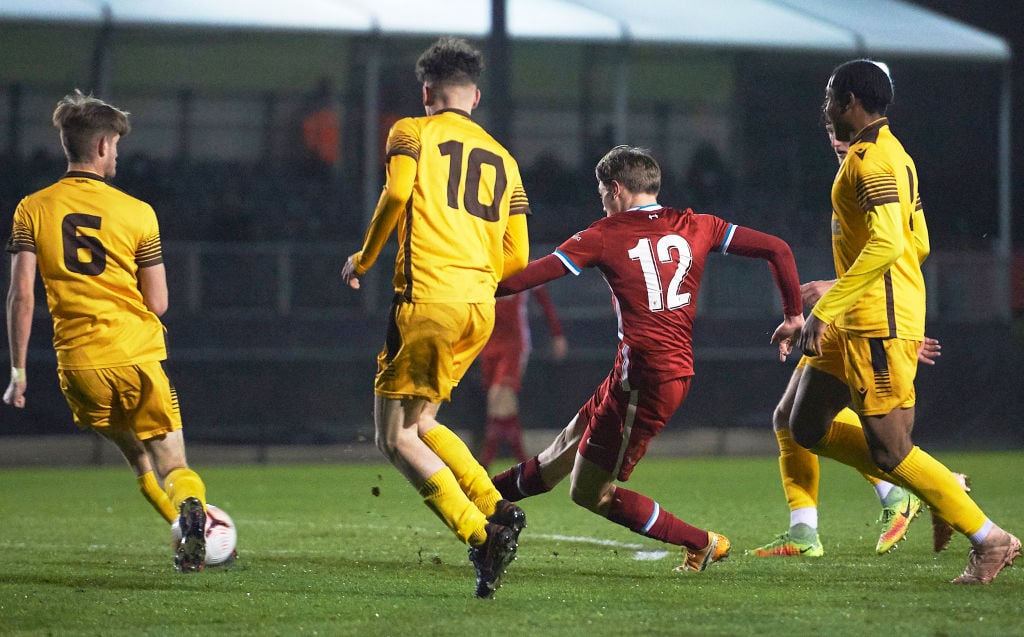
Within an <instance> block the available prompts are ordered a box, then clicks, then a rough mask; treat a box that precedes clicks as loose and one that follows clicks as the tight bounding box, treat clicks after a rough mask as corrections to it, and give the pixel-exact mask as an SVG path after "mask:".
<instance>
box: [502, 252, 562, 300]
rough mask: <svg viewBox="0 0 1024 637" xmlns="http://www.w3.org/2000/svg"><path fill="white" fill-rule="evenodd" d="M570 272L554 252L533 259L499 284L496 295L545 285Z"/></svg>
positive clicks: (504, 294)
mask: <svg viewBox="0 0 1024 637" xmlns="http://www.w3.org/2000/svg"><path fill="white" fill-rule="evenodd" d="M568 273H569V269H568V268H567V267H566V266H565V264H564V263H562V261H561V260H559V258H558V257H556V256H555V255H554V254H549V255H547V256H545V257H541V258H540V259H537V260H536V261H531V262H530V264H529V265H528V266H526V269H525V270H523V271H521V272H519V273H517V274H515V275H513V276H511V277H509V278H507V279H505V280H504V281H502V282H501V283H499V284H498V290H497V291H496V292H495V293H494V295H495V296H508V295H510V294H517V293H519V292H522V291H523V290H528V289H530V288H534V287H537V286H538V285H543V284H545V283H547V282H548V281H553V280H555V279H557V278H559V277H562V276H565V275H566V274H568Z"/></svg>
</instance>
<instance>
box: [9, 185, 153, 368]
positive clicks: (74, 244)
mask: <svg viewBox="0 0 1024 637" xmlns="http://www.w3.org/2000/svg"><path fill="white" fill-rule="evenodd" d="M7 251H8V252H10V253H16V252H22V251H29V252H34V253H35V254H36V259H37V263H38V267H39V274H40V276H41V277H42V279H43V285H44V286H45V287H46V302H47V305H48V306H49V308H50V315H51V316H52V317H53V347H54V349H55V350H56V352H57V366H58V367H59V368H60V369H99V368H107V367H121V366H125V365H135V364H138V363H146V362H152V361H161V360H164V359H165V358H166V357H167V352H166V347H165V340H164V330H163V324H162V323H161V322H160V319H159V318H158V317H157V316H156V314H154V313H153V312H151V311H150V310H149V309H148V308H147V307H146V304H145V302H144V301H143V297H142V292H141V291H140V290H139V280H138V276H137V274H136V273H137V272H138V269H139V268H144V267H147V266H154V265H159V264H161V263H163V256H162V251H161V246H160V230H159V226H158V224H157V219H156V213H154V212H153V208H152V207H150V206H149V204H147V203H145V202H143V201H140V200H138V199H136V198H134V197H131V196H129V195H127V194H125V193H124V192H121V191H120V190H118V189H117V188H114V187H113V186H111V185H110V184H108V183H107V182H105V181H104V180H103V179H101V178H100V177H99V175H96V174H93V173H87V172H69V173H67V174H66V175H64V177H63V178H62V179H61V180H60V181H58V182H57V183H56V184H54V185H52V186H49V187H48V188H44V189H43V190H40V191H38V192H36V193H33V194H31V195H29V196H27V197H25V198H24V199H22V200H21V203H19V204H18V207H17V209H16V210H15V212H14V224H13V231H12V233H11V238H10V241H9V242H8V245H7Z"/></svg>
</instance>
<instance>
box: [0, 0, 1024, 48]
mask: <svg viewBox="0 0 1024 637" xmlns="http://www.w3.org/2000/svg"><path fill="white" fill-rule="evenodd" d="M507 3H508V4H507V7H508V14H507V24H508V31H509V35H510V36H511V37H512V38H520V39H578V40H585V41H596V42H614V41H619V42H636V43H648V44H669V45H681V46H694V47H713V48H724V49H776V50H791V51H805V52H831V53H843V54H848V55H875V56H879V55H904V56H917V57H929V58H950V59H960V60H965V59H966V60H974V61H981V62H1005V61H1008V60H1009V59H1010V56H1011V54H1010V47H1009V46H1008V44H1007V43H1006V42H1005V41H1004V40H1002V39H1001V38H999V37H997V36H994V35H992V34H989V33H987V32H985V31H982V30H980V29H977V28H974V27H971V26H968V25H965V24H963V23H961V22H958V21H956V20H953V19H951V18H948V17H945V16H942V15H940V14H938V13H935V12H932V11H929V10H927V9H923V8H921V7H918V6H916V5H913V4H910V3H908V2H903V1H901V0H857V2H849V1H848V0H831V1H829V0H705V1H702V2H697V1H690V2H679V1H678V0H640V1H636V2H632V3H623V2H621V0H507ZM879 16H884V18H879ZM108 20H109V21H110V23H111V24H113V25H114V26H117V25H126V26H127V25H167V26H190V27H203V28H220V29H223V28H229V29H241V30H247V29H267V30H295V31H335V32H342V33H381V34H384V35H407V36H413V35H436V34H443V33H450V34H455V35H464V36H470V37H485V36H486V35H487V34H488V32H489V31H490V24H491V3H490V2H489V1H488V0H446V2H445V3H444V5H443V9H441V8H440V7H439V5H437V4H431V3H425V2H418V1H415V0H287V1H286V2H281V0H3V2H2V3H0V21H8V22H11V21H44V22H45V21H49V22H70V23H95V24H100V23H103V22H106V21H108Z"/></svg>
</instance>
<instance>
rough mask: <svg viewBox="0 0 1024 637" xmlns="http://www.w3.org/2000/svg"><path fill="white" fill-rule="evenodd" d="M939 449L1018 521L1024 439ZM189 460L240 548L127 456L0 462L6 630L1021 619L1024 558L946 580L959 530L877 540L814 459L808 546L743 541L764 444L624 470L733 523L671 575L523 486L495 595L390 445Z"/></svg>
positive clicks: (774, 473) (615, 630)
mask: <svg viewBox="0 0 1024 637" xmlns="http://www.w3.org/2000/svg"><path fill="white" fill-rule="evenodd" d="M937 455H938V457H939V458H940V459H941V460H943V461H944V462H945V463H946V464H947V465H948V466H950V467H951V468H953V469H955V470H958V471H964V472H966V473H968V474H970V475H971V477H972V479H973V483H974V493H973V494H974V496H975V498H976V500H977V501H978V502H979V504H981V506H982V508H983V509H985V510H986V512H987V513H989V514H990V515H991V516H993V518H994V519H995V521H996V522H997V523H999V524H1001V525H1003V526H1004V527H1005V528H1007V529H1009V530H1011V531H1013V532H1015V533H1016V534H1018V535H1020V534H1022V533H1024V496H1022V492H1024V489H1022V487H1024V479H1022V476H1024V453H1022V452H1001V453H943V454H937ZM496 466H499V467H501V466H504V465H501V464H500V463H499V464H498V465H496ZM196 468H197V469H198V470H199V471H200V473H201V474H202V475H203V477H204V479H205V480H206V483H207V488H208V496H209V500H210V502H212V503H214V504H216V505H218V506H220V507H222V508H223V509H225V510H226V511H227V512H228V513H230V514H231V515H232V517H233V518H234V520H235V523H236V525H237V527H238V536H239V545H238V549H239V553H240V559H239V561H238V562H237V564H236V565H235V566H233V567H230V568H220V569H217V568H212V569H207V570H205V571H203V572H202V573H198V574H190V575H181V574H178V573H175V572H174V569H173V566H172V556H171V551H170V546H169V531H168V528H167V526H166V525H165V524H164V522H163V520H161V519H160V518H159V517H158V516H157V515H156V514H155V513H154V512H153V511H152V510H151V509H150V508H149V505H148V504H146V503H145V501H144V500H143V499H142V498H141V496H140V495H139V494H138V491H137V490H136V486H135V481H134V480H133V479H132V476H131V474H130V472H129V471H128V469H127V468H102V469H15V470H3V471H0V488H2V490H3V498H0V635H105V636H106V635H182V634H188V635H226V634H227V635H236V634H240V635H360V636H364V635H418V636H422V637H427V636H433V635H459V636H464V635H474V636H477V635H516V636H523V637H529V636H534V635H586V636H587V637H596V636H599V635H614V636H616V637H621V636H632V635H679V636H687V635H787V636H791V635H828V636H829V637H838V636H842V635H857V636H861V635H881V634H891V635H900V636H901V637H909V636H916V635H928V636H944V635H948V636H958V637H960V636H970V635H985V636H986V637H991V636H1003V635H1024V619H1022V612H1021V611H1022V610H1024V559H1022V560H1019V561H1018V564H1017V565H1016V567H1015V568H1010V569H1007V570H1005V571H1004V572H1003V573H1002V575H1001V576H1000V577H999V578H998V579H997V580H996V581H995V582H994V583H992V584H990V585H988V586H975V587H962V586H954V585H952V584H949V583H948V582H949V580H950V579H952V578H953V577H955V576H957V575H958V574H959V573H960V571H961V570H962V568H963V566H964V564H965V560H966V554H967V550H968V543H967V540H966V539H965V538H963V537H961V536H956V537H954V539H953V543H952V545H951V547H950V549H949V550H948V551H946V552H945V553H942V554H939V555H935V554H933V553H932V551H931V527H930V523H929V520H928V517H929V515H928V513H927V512H926V511H925V512H923V513H922V514H921V516H920V517H919V518H918V520H917V521H915V522H914V524H913V525H912V526H911V530H910V535H909V536H908V538H907V539H906V540H904V542H902V543H901V544H900V546H899V547H898V548H897V549H896V550H895V551H894V552H893V553H891V554H889V555H885V556H881V557H880V556H877V555H875V553H874V546H875V541H876V539H877V527H876V525H875V519H876V517H877V515H878V512H879V506H878V501H877V498H876V497H875V495H874V492H873V490H872V489H871V488H870V486H869V485H868V483H867V482H866V481H864V480H863V478H861V477H859V476H858V475H856V474H855V473H854V472H853V471H852V470H850V469H847V468H846V467H842V466H840V465H838V464H836V463H834V462H832V461H829V460H822V493H821V510H820V531H821V534H822V540H823V542H824V545H825V556H824V557H822V558H820V559H800V558H774V559H761V558H755V557H750V556H745V555H744V554H743V550H744V549H747V548H751V547H753V546H756V545H759V544H761V543H764V542H767V541H768V540H770V539H772V537H773V536H775V535H777V534H778V533H781V532H782V531H784V530H785V528H786V526H787V524H788V512H787V509H786V504H785V501H784V499H783V495H782V490H781V487H780V485H779V479H778V468H777V464H776V461H775V459H774V458H768V457H764V458H701V459H692V458H685V459H684V458H679V459H667V458H649V459H647V460H645V461H644V462H643V463H641V464H640V466H639V468H638V469H637V471H636V473H635V474H634V477H633V479H632V480H630V482H629V486H630V487H631V488H633V489H636V490H638V491H641V492H643V493H646V494H648V495H650V496H652V497H654V498H655V499H656V500H658V501H659V502H660V503H661V505H662V506H663V507H664V508H665V509H667V510H669V511H672V512H673V513H675V514H677V515H678V516H679V517H681V518H683V519H685V520H688V521H690V522H692V523H693V524H696V525H698V526H701V527H704V528H708V529H711V530H715V531H718V532H721V533H724V534H726V535H727V536H729V537H730V539H731V540H732V542H733V554H732V556H731V557H730V558H729V559H728V560H726V561H724V562H722V563H719V564H714V565H712V566H711V567H710V568H709V569H708V570H707V571H705V572H704V573H674V572H672V567H674V566H676V565H677V564H678V563H679V558H678V556H677V553H676V552H675V551H674V550H669V549H671V547H668V546H666V545H663V544H661V543H658V542H654V541H651V540H648V539H645V538H642V537H640V536H638V535H635V534H632V533H630V532H629V531H627V530H625V529H623V528H621V527H619V526H616V525H614V524H612V523H610V522H608V521H607V520H604V519H602V518H598V517H597V516H595V515H593V514H591V513H589V512H587V511H584V510H582V509H580V508H579V507H576V506H575V505H573V504H572V503H571V502H570V501H569V499H568V493H567V485H566V484H562V485H560V486H559V487H558V488H557V489H556V490H555V491H553V492H552V493H550V494H547V495H544V496H540V497H536V498H532V499H529V500H526V501H525V502H524V503H523V507H524V509H526V512H527V516H528V522H529V526H528V527H527V529H526V530H525V531H524V532H523V536H522V538H521V540H520V550H519V559H518V560H517V561H516V562H514V563H513V564H512V566H511V567H510V569H509V571H508V574H507V575H506V577H505V580H504V585H503V587H502V588H501V590H500V591H498V593H497V594H496V596H495V598H494V599H492V600H477V599H474V598H473V596H472V591H473V580H474V574H473V568H472V565H471V564H470V563H469V561H468V560H467V558H466V548H465V547H464V546H463V545H462V544H460V543H459V542H458V541H457V540H456V539H455V538H454V537H453V536H452V535H451V534H450V533H449V532H448V531H447V530H446V529H445V528H444V527H443V526H442V524H441V522H440V521H439V520H438V519H436V518H435V517H434V515H433V514H432V513H431V512H430V511H429V510H428V509H427V508H426V507H425V506H423V504H422V502H421V501H420V500H419V498H418V496H417V495H416V493H415V491H414V490H413V489H412V488H411V487H410V486H409V485H408V484H407V483H406V482H405V481H404V480H403V479H402V478H401V476H400V475H399V474H398V473H397V472H396V471H395V470H394V469H392V468H391V467H390V466H387V465H385V464H384V463H380V464H353V465H341V464H339V465H308V466H294V465H287V466H280V465H270V466H223V467H202V466H200V467H196Z"/></svg>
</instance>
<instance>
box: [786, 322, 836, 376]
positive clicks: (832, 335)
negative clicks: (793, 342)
mask: <svg viewBox="0 0 1024 637" xmlns="http://www.w3.org/2000/svg"><path fill="white" fill-rule="evenodd" d="M805 365H809V366H811V367H813V368H814V369H817V370H819V371H823V372H825V373H826V374H831V375H832V376H835V377H836V378H838V379H839V380H841V381H843V383H844V384H845V383H846V366H845V363H844V362H843V350H842V347H841V345H840V342H839V330H837V329H836V328H835V327H834V326H832V325H831V324H830V325H828V327H826V328H825V333H824V334H822V336H821V355H820V356H803V357H801V358H800V362H798V363H797V364H796V368H797V369H802V368H803V367H804V366H805Z"/></svg>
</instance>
